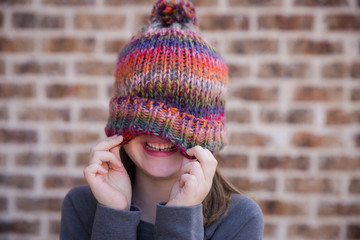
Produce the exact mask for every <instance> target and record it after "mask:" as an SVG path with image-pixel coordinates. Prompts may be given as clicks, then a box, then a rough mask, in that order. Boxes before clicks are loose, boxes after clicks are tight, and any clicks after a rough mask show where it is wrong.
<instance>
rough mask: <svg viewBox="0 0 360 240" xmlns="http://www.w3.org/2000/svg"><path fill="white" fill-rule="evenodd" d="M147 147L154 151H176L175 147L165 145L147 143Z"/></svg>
mask: <svg viewBox="0 0 360 240" xmlns="http://www.w3.org/2000/svg"><path fill="white" fill-rule="evenodd" d="M146 147H147V148H148V149H150V150H154V151H173V150H174V149H175V147H174V146H173V145H171V144H163V143H146Z"/></svg>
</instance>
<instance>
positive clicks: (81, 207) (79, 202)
mask: <svg viewBox="0 0 360 240" xmlns="http://www.w3.org/2000/svg"><path fill="white" fill-rule="evenodd" d="M96 207H97V201H96V199H95V197H94V195H93V194H92V192H91V189H90V187H89V186H88V185H81V186H76V187H74V188H73V189H71V190H70V191H69V192H68V193H67V195H66V196H65V198H64V202H63V214H76V216H77V217H78V218H79V220H80V221H83V222H87V223H88V224H91V223H92V221H93V219H94V216H95V212H96Z"/></svg>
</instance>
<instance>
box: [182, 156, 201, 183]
mask: <svg viewBox="0 0 360 240" xmlns="http://www.w3.org/2000/svg"><path fill="white" fill-rule="evenodd" d="M180 174H182V175H183V174H191V175H193V176H195V177H196V178H198V179H200V178H201V179H204V173H203V170H202V168H201V166H200V163H199V162H198V161H194V160H193V161H191V162H188V163H186V164H185V165H184V166H183V167H182V168H181V172H180Z"/></svg>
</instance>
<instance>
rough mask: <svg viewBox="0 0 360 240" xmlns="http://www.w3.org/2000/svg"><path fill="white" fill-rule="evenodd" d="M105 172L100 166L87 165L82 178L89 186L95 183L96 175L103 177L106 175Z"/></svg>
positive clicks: (95, 164)
mask: <svg viewBox="0 0 360 240" xmlns="http://www.w3.org/2000/svg"><path fill="white" fill-rule="evenodd" d="M106 172H107V170H106V169H105V168H103V167H102V166H101V165H99V164H97V163H94V164H91V165H89V166H88V167H86V168H85V169H84V177H85V179H86V181H87V182H88V183H89V185H92V184H93V183H94V182H95V177H96V175H98V174H100V175H104V174H106Z"/></svg>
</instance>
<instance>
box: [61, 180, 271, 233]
mask: <svg viewBox="0 0 360 240" xmlns="http://www.w3.org/2000/svg"><path fill="white" fill-rule="evenodd" d="M140 217H141V209H139V208H138V207H136V206H131V209H130V211H121V210H116V209H112V208H109V207H106V206H104V205H101V204H99V203H98V202H97V201H96V199H95V197H94V196H93V194H92V192H91V190H90V188H89V186H79V187H75V188H74V189H72V190H71V191H70V192H69V193H68V194H67V196H66V197H65V199H64V202H63V207H62V218H61V229H60V240H73V239H77V240H78V239H84V240H85V239H92V240H100V239H101V240H102V239H103V240H112V239H116V240H125V239H126V240H128V239H129V240H130V239H131V240H134V239H146V240H148V239H156V240H172V239H174V240H176V239H178V240H195V239H197V240H199V239H212V240H228V239H245V240H252V239H254V240H258V239H262V234H263V228H264V222H263V215H262V212H261V210H260V208H259V206H258V205H257V204H256V203H255V202H254V201H253V200H252V199H250V198H248V197H245V196H243V195H240V194H233V196H232V199H231V201H230V205H229V211H228V213H227V214H226V215H223V216H221V217H220V218H219V219H217V220H216V221H215V222H213V223H212V224H210V225H209V226H207V227H205V228H204V226H203V214H202V205H201V204H200V205H196V206H192V207H168V206H165V205H164V204H160V203H159V204H158V205H157V210H156V221H155V224H151V223H148V222H144V221H141V220H140Z"/></svg>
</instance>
